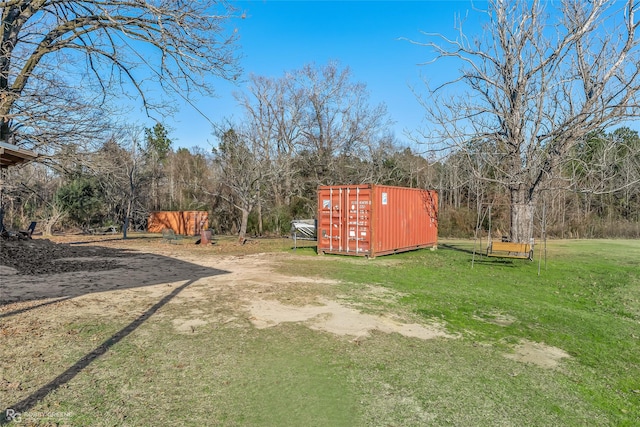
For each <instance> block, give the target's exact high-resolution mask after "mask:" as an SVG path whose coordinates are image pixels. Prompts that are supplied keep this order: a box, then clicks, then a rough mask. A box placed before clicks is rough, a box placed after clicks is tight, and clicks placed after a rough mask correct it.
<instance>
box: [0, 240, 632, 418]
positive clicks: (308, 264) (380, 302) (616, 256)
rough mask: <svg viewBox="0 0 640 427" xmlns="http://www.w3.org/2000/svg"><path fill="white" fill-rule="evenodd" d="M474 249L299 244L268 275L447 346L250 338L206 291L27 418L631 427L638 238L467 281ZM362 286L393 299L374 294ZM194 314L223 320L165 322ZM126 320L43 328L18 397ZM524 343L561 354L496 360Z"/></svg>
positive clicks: (284, 327)
mask: <svg viewBox="0 0 640 427" xmlns="http://www.w3.org/2000/svg"><path fill="white" fill-rule="evenodd" d="M472 249H473V242H468V241H445V242H441V243H440V248H439V249H438V250H436V251H430V250H428V249H427V250H420V251H414V252H407V253H403V254H398V255H393V256H385V257H378V258H376V259H372V260H368V259H365V258H354V257H345V256H331V255H326V256H317V255H316V254H315V251H314V249H313V248H298V250H297V251H296V254H298V255H299V256H298V257H296V258H295V262H291V257H284V258H282V262H281V264H280V265H279V270H280V272H284V273H287V274H289V275H299V276H310V277H322V278H327V279H336V280H338V281H339V284H337V285H326V286H325V287H326V290H323V287H322V286H319V287H318V289H317V290H316V292H317V293H318V296H323V295H324V296H326V295H331V296H336V295H337V296H338V298H340V300H341V301H342V302H345V303H346V302H349V303H351V304H353V305H354V306H356V307H358V308H359V309H360V310H362V311H365V312H369V313H387V314H398V315H399V316H400V317H403V318H405V319H407V318H408V319H414V320H417V321H421V322H424V323H433V322H437V323H439V324H442V325H443V326H444V327H445V328H446V330H447V331H448V332H449V333H450V334H451V335H454V336H457V337H458V338H438V339H432V340H420V339H417V338H407V337H403V336H401V335H399V334H385V333H381V332H374V333H373V334H372V336H371V337H369V338H367V339H364V340H362V341H354V340H353V337H348V336H336V335H333V334H330V333H326V332H319V331H314V330H311V329H309V328H308V327H306V326H305V325H303V324H298V323H284V324H281V325H279V326H277V327H272V328H267V329H256V328H254V327H252V325H251V323H250V321H249V320H248V319H246V318H243V317H242V316H238V314H237V313H235V312H233V310H232V309H231V308H230V307H229V306H227V305H225V300H224V299H222V298H221V297H219V296H217V294H215V293H211V294H210V298H209V299H202V300H196V301H192V302H190V303H189V304H188V305H185V304H177V303H175V304H174V303H172V304H167V305H165V306H163V307H162V308H161V309H159V310H158V312H157V313H156V314H154V315H152V316H150V317H149V318H148V319H147V320H146V321H145V322H144V323H142V324H140V326H139V327H137V328H136V329H135V330H134V331H133V332H132V333H131V334H130V335H128V336H126V337H125V338H123V339H122V340H121V341H119V342H117V343H116V344H114V345H113V346H112V347H110V348H109V350H108V351H107V352H105V353H104V354H103V355H102V356H101V357H99V358H97V359H96V360H95V361H93V362H92V363H91V364H89V365H88V366H87V367H85V368H84V369H83V370H82V371H81V372H79V373H78V374H77V375H76V376H75V377H74V378H73V379H72V380H70V381H69V382H68V383H66V384H65V385H64V386H62V387H59V388H57V389H56V390H54V391H53V392H51V393H49V394H48V395H47V396H46V397H45V398H44V399H43V400H42V401H40V402H39V403H38V404H37V405H35V406H34V407H33V408H32V409H31V410H32V411H43V412H44V411H53V410H55V411H68V412H70V413H72V415H71V416H70V418H68V419H65V420H63V421H64V422H63V424H69V425H105V426H106V425H141V426H156V425H158V426H159V425H192V426H203V425H223V426H263V425H264V426H359V425H371V426H422V425H437V426H440V425H454V426H463V425H464V426H468V425H473V426H497V425H503V426H523V425H527V426H586V425H611V426H634V425H638V424H639V422H640V266H639V264H640V241H617V240H610V241H558V242H551V243H549V248H548V253H547V262H546V268H545V266H544V263H543V266H542V269H541V274H540V275H538V254H536V260H535V262H530V261H526V260H502V259H495V258H494V259H487V258H485V257H479V258H476V262H475V264H474V268H473V269H472V268H471V258H472V255H471V253H470V251H471V250H472ZM536 249H540V248H539V247H538V248H536ZM274 250H278V249H277V248H276V249H274ZM287 250H288V251H289V252H291V251H290V249H287ZM372 286H374V287H380V288H382V289H384V290H385V291H386V292H385V293H382V294H380V293H377V295H378V296H379V295H387V296H388V295H393V296H394V297H385V298H380V297H377V298H373V297H372V295H371V289H372ZM329 287H330V288H331V289H329ZM314 289H315V288H314ZM305 292H310V291H309V288H306V290H305ZM283 303H286V301H283ZM194 310H197V311H198V312H199V313H201V314H200V316H204V317H206V316H214V315H216V316H218V315H225V316H229V318H230V319H232V320H231V321H228V322H219V323H216V322H211V323H208V324H206V325H203V326H201V327H198V329H197V331H196V332H194V333H179V332H177V331H176V330H175V328H174V327H173V324H172V321H173V319H176V318H180V317H184V316H185V315H186V314H185V313H189V312H193V311H194ZM132 318H133V317H132ZM131 320H132V319H129V318H127V319H125V318H122V319H117V318H105V317H104V316H103V317H94V318H87V319H85V320H84V321H76V322H74V323H72V324H67V325H66V326H65V327H64V328H63V329H61V330H55V331H52V330H48V329H47V330H45V331H44V332H43V333H42V334H44V335H43V336H41V337H40V338H39V339H41V340H45V341H46V340H50V341H51V342H52V343H53V342H55V343H56V344H55V346H57V347H56V348H63V349H64V351H58V353H62V355H58V357H57V358H56V359H54V360H52V361H49V362H48V363H49V364H44V365H43V366H42V367H38V366H33V367H32V368H28V367H26V366H23V367H22V368H21V369H24V372H25V380H24V383H23V384H22V386H23V387H25V388H26V387H28V386H29V384H30V382H29V381H35V380H34V379H33V378H31V379H29V378H30V377H29V376H28V374H27V372H30V371H29V369H42V371H37V372H41V373H40V375H41V376H44V377H47V375H48V376H55V375H56V374H57V372H58V371H59V370H60V366H62V367H64V368H66V367H68V366H69V365H71V364H73V363H74V362H75V361H77V360H78V359H79V358H80V357H82V356H83V355H84V354H86V353H87V351H90V350H91V349H92V348H94V347H95V345H97V344H99V343H101V342H103V341H104V340H106V339H108V338H109V337H111V336H112V335H113V334H114V332H116V331H118V330H120V329H121V328H123V327H125V326H126V325H127V324H128V323H129V322H131ZM46 334H49V335H50V336H49V335H47V336H45V335H46ZM47 337H48V338H47ZM56 337H57V338H56ZM524 341H528V342H536V343H544V344H546V345H548V346H553V347H557V348H560V349H562V350H564V351H565V352H566V353H568V354H569V355H570V357H569V358H566V359H563V360H562V361H561V362H560V365H559V366H557V367H556V368H553V369H549V368H544V367H540V366H538V365H535V364H527V363H523V362H520V361H516V360H513V359H510V358H507V357H505V356H506V355H510V354H513V352H514V347H515V346H516V345H518V344H519V343H521V342H524ZM43 342H44V341H43ZM46 342H48V341H46ZM62 343H64V345H63V344H62ZM51 346H54V344H51ZM42 351H45V350H42ZM3 356H5V357H9V356H8V355H6V354H4V355H3ZM11 357H16V358H18V359H19V358H20V353H19V351H17V350H16V352H15V355H14V356H11ZM43 359H44V357H43ZM18 363H19V360H18ZM1 403H5V402H1ZM53 421H54V422H55V420H53ZM53 425H55V424H53Z"/></svg>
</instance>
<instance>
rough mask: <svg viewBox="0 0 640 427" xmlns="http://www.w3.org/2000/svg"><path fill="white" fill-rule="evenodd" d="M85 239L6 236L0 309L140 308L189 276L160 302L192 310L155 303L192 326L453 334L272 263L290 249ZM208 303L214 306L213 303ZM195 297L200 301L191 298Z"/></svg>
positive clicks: (187, 329)
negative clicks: (367, 306)
mask: <svg viewBox="0 0 640 427" xmlns="http://www.w3.org/2000/svg"><path fill="white" fill-rule="evenodd" d="M83 243H84V244H75V245H72V244H69V243H58V244H56V243H53V242H51V241H49V240H46V239H34V240H27V241H24V240H23V241H12V242H3V245H2V252H1V253H0V254H1V255H2V258H0V264H1V265H2V266H1V267H0V274H2V275H3V276H2V277H3V280H2V283H1V284H0V315H2V313H7V314H5V316H6V315H11V313H20V312H25V311H30V310H32V309H38V308H40V307H46V306H49V305H51V306H50V307H48V308H49V310H40V313H39V315H40V316H46V315H45V313H50V315H52V316H57V318H58V319H61V318H62V317H65V316H67V315H68V316H81V315H90V316H120V315H125V314H126V315H141V314H142V313H144V310H145V309H146V308H147V307H149V306H150V305H152V304H154V303H155V302H157V301H160V300H162V299H163V298H164V297H166V296H167V295H169V294H170V293H172V292H174V291H175V290H176V288H178V287H180V286H181V285H182V284H184V283H185V282H188V286H186V287H184V289H181V290H180V291H179V292H178V293H177V294H176V295H174V296H173V297H172V298H171V299H170V300H169V301H167V303H168V304H169V305H168V306H167V307H171V306H174V305H188V306H189V307H191V308H192V309H191V310H190V311H188V312H186V313H185V312H184V311H182V312H181V314H180V315H176V316H173V315H172V314H171V313H169V314H167V313H165V312H160V313H156V316H157V317H163V316H170V319H169V320H170V321H171V322H172V324H173V325H174V327H175V329H176V330H177V331H179V332H182V333H193V332H196V331H197V330H201V329H202V328H203V327H204V326H205V325H208V324H211V323H217V324H225V323H227V322H231V321H234V322H236V321H239V319H245V322H246V323H245V325H251V324H252V325H253V326H254V327H258V328H264V327H270V326H276V325H278V324H280V323H283V322H299V323H303V324H305V325H307V326H308V327H309V328H311V329H314V330H319V331H326V332H330V333H334V334H337V335H349V336H353V337H355V338H361V337H366V336H369V335H370V333H371V332H372V331H374V330H375V331H380V332H385V333H399V334H402V335H404V336H407V337H416V338H420V339H431V338H436V337H450V336H449V335H448V334H446V333H445V332H444V329H443V328H442V327H441V326H439V325H436V324H433V325H428V324H418V323H415V322H407V321H404V320H403V319H399V318H391V317H388V316H386V315H373V314H367V313H363V312H361V311H359V310H358V309H357V308H355V307H354V306H349V305H347V304H346V303H345V302H342V303H340V302H337V301H336V300H335V299H337V295H335V293H334V292H333V291H332V290H331V289H332V288H333V285H335V284H336V282H335V281H330V280H317V279H313V278H306V277H293V276H288V275H286V274H281V273H277V272H275V271H274V268H275V266H276V264H277V263H278V262H283V261H286V260H289V258H295V255H291V254H273V253H257V254H248V255H240V256H220V255H217V256H209V255H207V254H209V252H205V251H202V250H201V249H194V248H193V247H185V246H183V247H178V246H177V245H175V246H174V245H157V246H153V245H151V246H149V245H147V246H145V247H144V248H143V249H144V250H145V251H149V252H153V253H149V252H142V251H141V248H140V247H139V246H137V247H136V249H137V250H130V249H126V248H127V247H132V246H131V245H132V243H131V242H125V241H115V239H110V240H109V241H108V242H107V241H105V242H83ZM106 244H109V245H110V247H107V246H105V245H106ZM134 247H135V246H134ZM210 250H211V249H210ZM376 292H377V287H376V286H369V287H367V293H370V294H371V295H372V296H378V297H382V296H384V297H385V298H388V297H389V295H386V294H384V295H382V294H381V295H378V294H377V293H376ZM384 292H387V291H384ZM378 293H379V292H378ZM334 297H336V298H335V299H334ZM374 299H375V298H374ZM214 305H215V306H216V310H218V312H216V313H212V312H211V310H213V309H212V308H211V307H212V306H214ZM61 306H65V307H66V309H65V314H64V315H62V316H61V315H60V313H55V312H54V311H52V310H51V309H53V308H58V309H59V308H60V307H61ZM197 306H201V307H203V308H194V307H197ZM207 307H208V308H207ZM34 314H35V313H34ZM185 314H186V316H185ZM229 319H231V320H229ZM44 320H46V319H44Z"/></svg>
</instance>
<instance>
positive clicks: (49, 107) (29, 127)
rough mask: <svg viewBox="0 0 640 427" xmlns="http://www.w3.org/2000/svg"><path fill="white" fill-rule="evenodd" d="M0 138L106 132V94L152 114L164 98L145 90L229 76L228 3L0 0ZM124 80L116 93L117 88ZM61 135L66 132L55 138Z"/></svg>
mask: <svg viewBox="0 0 640 427" xmlns="http://www.w3.org/2000/svg"><path fill="white" fill-rule="evenodd" d="M0 6H1V9H0V11H1V14H2V23H1V27H0V140H1V141H10V142H14V143H17V144H23V143H25V144H27V145H29V146H30V147H32V148H33V147H34V146H42V148H41V149H42V150H45V151H46V147H47V146H48V144H54V143H56V142H59V141H61V140H62V141H66V142H68V143H73V139H72V137H73V138H75V139H76V140H77V139H78V134H79V133H83V134H85V133H88V134H92V133H95V132H98V131H104V127H103V128H101V127H100V126H98V124H100V123H104V122H105V120H98V119H99V118H101V117H105V116H108V115H107V114H105V110H104V108H106V107H107V106H108V102H109V100H110V98H111V97H112V96H117V97H119V98H122V97H127V96H129V97H132V98H138V99H140V100H141V102H142V104H143V106H144V108H145V109H146V110H147V112H148V113H151V112H152V111H154V110H155V111H159V110H162V109H163V108H166V107H167V106H168V105H170V103H166V102H163V100H160V99H154V98H152V97H151V96H149V93H150V92H149V88H150V86H149V85H156V84H159V85H160V87H161V88H162V89H163V90H164V91H165V93H170V92H173V93H176V92H179V93H180V94H182V96H184V94H185V93H186V94H188V93H190V92H192V91H194V90H195V91H199V92H201V93H208V92H211V91H212V90H213V89H212V87H211V86H210V82H209V80H208V77H209V76H218V77H222V78H226V79H233V78H235V76H236V73H237V69H236V59H235V57H234V55H233V52H234V51H233V43H232V42H233V39H234V33H233V32H232V31H226V30H225V29H224V25H225V23H226V22H227V21H228V20H229V18H230V17H231V13H232V9H231V8H230V6H229V5H228V4H227V3H226V2H225V1H224V0H221V1H218V0H202V1H165V0H139V1H127V0H84V1H71V0H55V1H53V0H6V1H0ZM116 88H121V92H120V93H116V92H115V91H114V89H116ZM61 138H62V139H61Z"/></svg>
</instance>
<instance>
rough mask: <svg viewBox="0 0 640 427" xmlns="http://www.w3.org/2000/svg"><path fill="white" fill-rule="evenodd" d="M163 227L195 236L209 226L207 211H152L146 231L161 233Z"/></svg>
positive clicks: (177, 232)
mask: <svg viewBox="0 0 640 427" xmlns="http://www.w3.org/2000/svg"><path fill="white" fill-rule="evenodd" d="M165 228H168V229H171V230H173V231H174V232H175V233H176V234H182V235H184V236H197V235H199V234H200V232H201V231H202V230H206V229H207V228H209V212H207V211H162V212H152V213H151V215H150V216H149V222H148V224H147V231H148V232H149V233H161V232H162V230H164V229H165Z"/></svg>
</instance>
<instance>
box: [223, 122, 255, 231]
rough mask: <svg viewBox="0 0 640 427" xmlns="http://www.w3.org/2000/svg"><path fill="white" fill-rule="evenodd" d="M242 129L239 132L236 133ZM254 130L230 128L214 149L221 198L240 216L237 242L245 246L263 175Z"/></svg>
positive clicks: (225, 131) (224, 131) (224, 132)
mask: <svg viewBox="0 0 640 427" xmlns="http://www.w3.org/2000/svg"><path fill="white" fill-rule="evenodd" d="M236 129H239V130H236ZM252 130H253V128H246V129H241V128H240V127H238V128H233V127H229V128H227V129H226V130H224V129H221V130H220V131H219V135H218V138H219V143H218V146H217V147H215V148H214V149H213V156H214V164H215V165H216V166H217V167H218V168H219V173H220V189H219V190H218V191H217V196H219V197H222V198H223V199H225V200H226V201H227V202H229V203H230V204H231V205H233V206H234V207H235V208H237V209H238V210H239V211H240V213H241V220H240V224H239V225H240V227H239V233H238V240H239V242H240V243H244V241H245V236H246V234H247V224H248V222H249V214H250V213H251V211H252V210H253V208H254V207H255V206H256V205H257V204H258V201H259V198H260V186H261V185H262V180H263V171H262V169H261V167H260V166H261V165H260V163H259V162H258V158H257V155H256V146H255V144H254V142H255V141H256V138H255V136H254V135H251V131H252Z"/></svg>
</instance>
